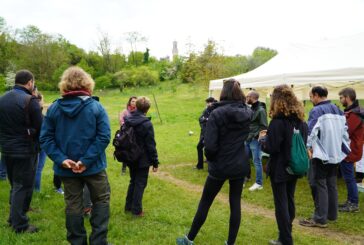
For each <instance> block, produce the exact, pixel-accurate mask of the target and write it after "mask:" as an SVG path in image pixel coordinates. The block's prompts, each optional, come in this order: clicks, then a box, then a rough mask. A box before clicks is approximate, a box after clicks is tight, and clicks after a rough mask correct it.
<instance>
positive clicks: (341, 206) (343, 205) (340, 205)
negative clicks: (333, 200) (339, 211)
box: [338, 200, 350, 208]
mask: <svg viewBox="0 0 364 245" xmlns="http://www.w3.org/2000/svg"><path fill="white" fill-rule="evenodd" d="M348 203H350V202H349V201H348V200H346V201H345V202H344V203H342V204H339V205H338V207H339V208H343V207H346V205H348Z"/></svg>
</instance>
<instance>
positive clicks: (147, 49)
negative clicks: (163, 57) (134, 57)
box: [143, 48, 149, 64]
mask: <svg viewBox="0 0 364 245" xmlns="http://www.w3.org/2000/svg"><path fill="white" fill-rule="evenodd" d="M143 55H144V57H143V64H148V63H149V48H146V49H145V52H144V54H143Z"/></svg>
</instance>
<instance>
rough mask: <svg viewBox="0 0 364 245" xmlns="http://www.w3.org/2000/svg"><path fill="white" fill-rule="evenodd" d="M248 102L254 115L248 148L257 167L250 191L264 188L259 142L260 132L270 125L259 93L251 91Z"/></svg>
mask: <svg viewBox="0 0 364 245" xmlns="http://www.w3.org/2000/svg"><path fill="white" fill-rule="evenodd" d="M246 102H247V103H248V104H249V105H251V109H252V111H253V113H254V114H253V117H252V120H251V123H250V128H249V135H248V138H247V140H246V144H245V145H246V150H247V151H248V152H249V153H250V152H251V154H252V156H253V163H254V167H255V173H256V177H255V183H254V184H253V185H252V186H251V187H250V188H249V191H255V190H261V189H263V167H262V151H261V149H260V143H259V142H258V137H259V132H260V131H262V130H266V129H267V127H268V121H267V113H266V111H265V107H264V105H263V104H262V103H261V102H259V93H258V92H257V91H254V90H252V91H250V92H249V93H248V94H247V96H246Z"/></svg>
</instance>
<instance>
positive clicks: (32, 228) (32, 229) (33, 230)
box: [15, 225, 39, 233]
mask: <svg viewBox="0 0 364 245" xmlns="http://www.w3.org/2000/svg"><path fill="white" fill-rule="evenodd" d="M38 231H39V229H38V228H37V227H36V226H34V225H28V227H27V228H26V229H23V230H16V231H15V232H16V233H36V232H38Z"/></svg>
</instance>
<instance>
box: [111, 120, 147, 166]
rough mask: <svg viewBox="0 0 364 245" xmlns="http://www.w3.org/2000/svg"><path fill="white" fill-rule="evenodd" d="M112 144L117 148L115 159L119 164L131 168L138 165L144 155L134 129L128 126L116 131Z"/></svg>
mask: <svg viewBox="0 0 364 245" xmlns="http://www.w3.org/2000/svg"><path fill="white" fill-rule="evenodd" d="M112 144H113V145H114V147H115V151H114V158H116V160H117V161H118V162H123V163H126V164H127V165H129V166H131V165H136V164H137V163H138V160H139V158H140V157H141V155H142V154H143V151H142V149H141V147H140V146H139V145H138V143H137V140H136V133H135V130H134V128H133V127H131V126H127V125H126V124H124V125H123V126H121V127H120V129H119V130H117V131H116V133H115V137H114V139H113V142H112Z"/></svg>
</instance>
